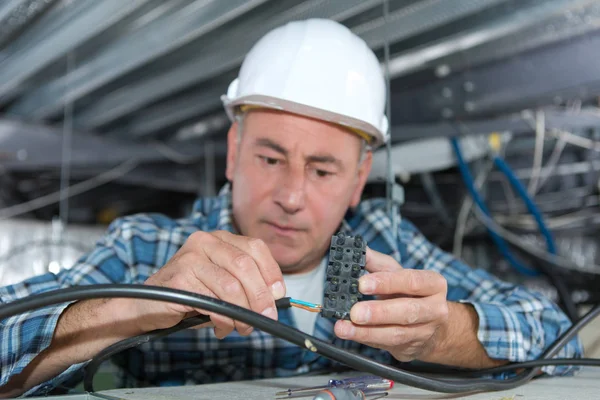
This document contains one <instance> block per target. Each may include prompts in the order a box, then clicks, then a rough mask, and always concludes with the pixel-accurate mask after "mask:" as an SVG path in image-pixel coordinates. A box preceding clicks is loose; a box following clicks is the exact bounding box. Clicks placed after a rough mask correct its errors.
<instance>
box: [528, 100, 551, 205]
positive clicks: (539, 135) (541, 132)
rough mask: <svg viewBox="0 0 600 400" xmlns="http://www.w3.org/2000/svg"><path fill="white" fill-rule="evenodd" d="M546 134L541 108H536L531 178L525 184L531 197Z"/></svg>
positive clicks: (536, 179) (537, 179)
mask: <svg viewBox="0 0 600 400" xmlns="http://www.w3.org/2000/svg"><path fill="white" fill-rule="evenodd" d="M545 136H546V117H545V114H544V112H543V111H542V110H538V111H537V112H536V115H535V150H534V153H533V166H532V172H531V179H530V180H529V184H528V185H527V192H528V193H529V195H530V196H531V197H533V196H534V195H535V193H536V192H537V186H538V182H539V178H540V172H541V170H542V160H543V158H544V139H545Z"/></svg>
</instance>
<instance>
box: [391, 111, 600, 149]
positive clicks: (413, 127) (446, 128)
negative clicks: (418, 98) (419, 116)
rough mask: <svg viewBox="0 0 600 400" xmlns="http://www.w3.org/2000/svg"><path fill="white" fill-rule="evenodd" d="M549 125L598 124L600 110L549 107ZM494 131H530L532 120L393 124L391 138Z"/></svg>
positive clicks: (568, 127)
mask: <svg viewBox="0 0 600 400" xmlns="http://www.w3.org/2000/svg"><path fill="white" fill-rule="evenodd" d="M544 121H545V124H546V128H547V129H558V130H566V131H573V130H575V131H577V130H581V129H590V128H594V127H596V128H599V127H600V113H599V112H598V111H597V110H596V111H592V110H586V109H583V110H581V111H579V112H572V111H563V110H559V109H552V108H548V109H545V110H544ZM491 132H511V133H512V134H515V135H522V134H531V132H532V127H531V122H529V121H527V120H526V119H524V118H523V117H522V116H521V114H511V115H504V116H501V117H496V118H487V119H478V120H472V121H468V120H467V121H462V122H460V123H457V122H455V121H443V122H434V123H423V124H405V125H395V126H393V127H392V142H395V143H396V142H398V143H399V142H404V141H408V140H420V139H430V138H436V137H454V136H459V135H480V134H487V133H491Z"/></svg>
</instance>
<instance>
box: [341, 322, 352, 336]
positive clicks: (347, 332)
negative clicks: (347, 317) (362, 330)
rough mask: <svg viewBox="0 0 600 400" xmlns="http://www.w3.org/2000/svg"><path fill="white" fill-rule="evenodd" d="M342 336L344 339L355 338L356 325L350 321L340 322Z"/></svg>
mask: <svg viewBox="0 0 600 400" xmlns="http://www.w3.org/2000/svg"><path fill="white" fill-rule="evenodd" d="M340 322H341V323H340V328H339V330H340V334H339V336H341V337H344V338H351V337H353V336H354V331H355V329H354V325H352V323H351V322H349V321H340Z"/></svg>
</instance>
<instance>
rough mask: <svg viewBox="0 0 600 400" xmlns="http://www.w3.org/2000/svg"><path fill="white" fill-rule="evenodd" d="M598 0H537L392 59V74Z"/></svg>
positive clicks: (506, 34)
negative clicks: (491, 20)
mask: <svg viewBox="0 0 600 400" xmlns="http://www.w3.org/2000/svg"><path fill="white" fill-rule="evenodd" d="M595 1H597V0H546V1H543V2H536V3H535V4H534V5H529V6H527V7H523V8H521V9H518V10H517V11H516V12H515V13H511V14H508V15H506V16H502V17H500V18H498V19H497V20H496V21H494V22H493V23H489V24H486V25H485V26H483V27H477V28H475V29H470V30H467V31H465V32H461V33H458V34H456V35H453V36H450V37H447V38H444V39H442V40H440V41H438V42H436V43H431V44H427V45H425V46H422V47H421V48H418V49H414V50H409V51H407V52H405V53H404V54H401V55H399V56H397V57H394V58H393V59H392V60H390V65H389V71H390V76H391V77H392V78H397V77H399V76H402V75H406V74H408V73H410V72H414V71H417V70H420V69H423V68H426V67H429V66H431V63H433V62H435V61H437V60H439V59H440V58H442V57H445V56H448V55H450V54H460V56H461V57H463V58H464V57H465V53H464V52H465V51H468V50H471V49H473V48H475V47H477V46H480V45H483V44H486V45H487V44H488V43H489V42H490V41H493V40H496V39H499V38H502V37H506V36H508V35H511V34H514V33H516V32H518V31H520V30H522V29H526V28H529V27H531V26H532V25H536V24H539V23H540V21H544V20H547V19H549V18H551V17H554V16H556V15H559V14H564V13H565V12H567V11H569V10H572V9H576V8H578V7H581V6H586V5H589V4H592V3H594V2H595ZM450 72H451V71H447V70H446V72H443V73H440V75H441V77H444V76H446V75H448V74H449V73H450Z"/></svg>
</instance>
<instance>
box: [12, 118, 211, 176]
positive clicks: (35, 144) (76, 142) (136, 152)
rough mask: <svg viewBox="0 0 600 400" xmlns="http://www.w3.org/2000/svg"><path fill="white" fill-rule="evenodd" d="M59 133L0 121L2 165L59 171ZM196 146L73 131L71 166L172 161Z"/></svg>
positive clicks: (193, 153) (187, 155)
mask: <svg viewBox="0 0 600 400" xmlns="http://www.w3.org/2000/svg"><path fill="white" fill-rule="evenodd" d="M62 143H63V139H62V131H61V130H60V129H55V128H51V127H47V126H43V125H36V124H30V123H23V122H20V121H14V120H9V119H0V149H2V153H1V155H2V166H3V167H5V168H9V169H14V170H17V169H18V170H32V169H33V170H35V169H44V168H60V167H61V165H62V164H61V159H62V156H61V154H62V150H61V149H62ZM201 150H202V146H201V145H200V144H198V143H195V144H194V143H190V142H187V143H174V144H173V145H170V147H169V148H165V147H164V145H156V146H153V145H151V144H148V143H132V142H131V141H129V142H127V141H123V140H114V139H109V138H103V137H98V136H92V135H90V134H88V133H86V132H82V131H77V132H75V134H74V135H73V137H72V143H71V161H70V163H71V165H72V166H73V167H87V168H93V167H103V166H106V165H114V164H117V163H121V162H124V161H127V160H131V159H136V160H138V161H139V162H157V161H162V162H165V161H175V160H177V161H178V162H182V160H184V159H189V158H190V157H196V156H198V154H202V151H201ZM219 150H220V148H219Z"/></svg>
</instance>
